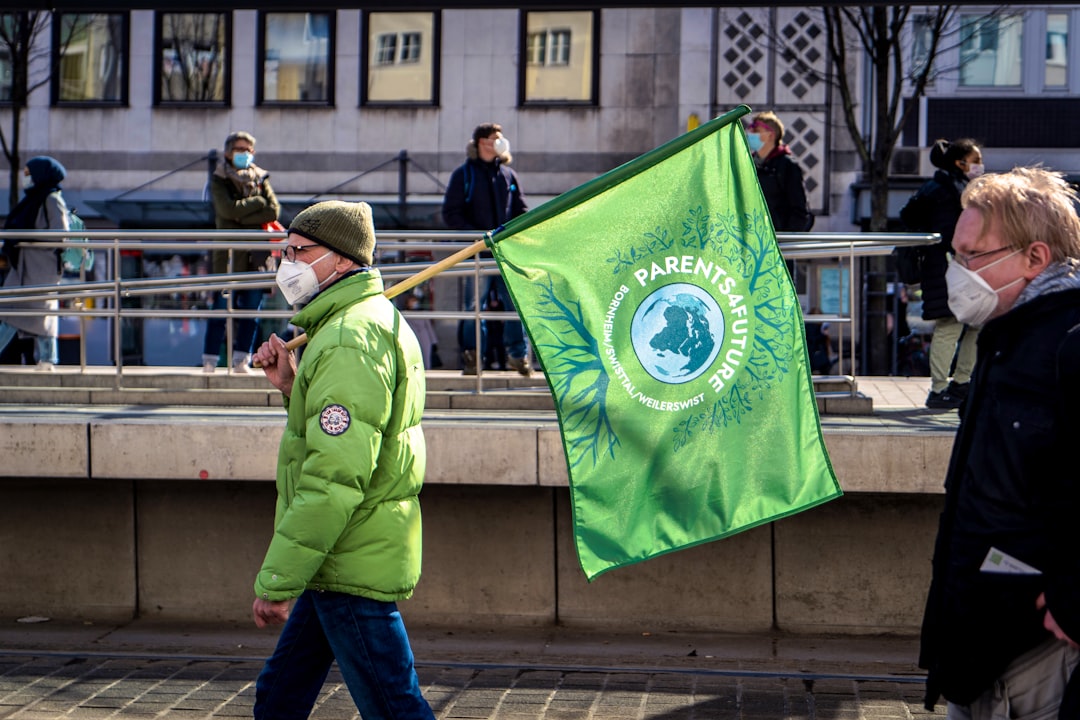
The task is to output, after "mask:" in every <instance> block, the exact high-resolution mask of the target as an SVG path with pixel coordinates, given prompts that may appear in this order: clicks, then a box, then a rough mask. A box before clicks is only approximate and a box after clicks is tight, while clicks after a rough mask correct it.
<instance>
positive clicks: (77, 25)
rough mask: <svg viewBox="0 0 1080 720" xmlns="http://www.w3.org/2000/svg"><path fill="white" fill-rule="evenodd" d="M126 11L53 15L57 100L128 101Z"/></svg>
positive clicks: (63, 102) (72, 101)
mask: <svg viewBox="0 0 1080 720" xmlns="http://www.w3.org/2000/svg"><path fill="white" fill-rule="evenodd" d="M127 47H128V16H127V14H126V13H87V14H82V13H55V14H54V15H53V68H54V71H53V73H52V77H51V82H52V96H53V102H54V103H55V104H67V103H95V104H99V103H107V104H116V105H123V104H126V103H127Z"/></svg>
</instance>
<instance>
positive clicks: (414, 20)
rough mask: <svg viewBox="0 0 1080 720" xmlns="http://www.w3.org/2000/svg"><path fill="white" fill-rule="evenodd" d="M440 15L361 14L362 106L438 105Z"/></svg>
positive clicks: (401, 13)
mask: <svg viewBox="0 0 1080 720" xmlns="http://www.w3.org/2000/svg"><path fill="white" fill-rule="evenodd" d="M439 19H440V15H439V13H432V12H368V13H364V30H363V35H364V37H365V38H367V40H366V42H362V43H361V45H362V46H364V47H366V48H367V50H366V52H365V53H364V55H363V58H364V67H363V71H362V73H361V76H362V77H364V78H366V82H365V83H364V85H363V87H362V88H361V92H360V98H361V102H362V103H364V104H379V103H384V104H396V105H402V104H404V105H416V104H422V105H437V104H438V102H439V94H438V93H439V88H438V81H437V78H438V73H437V71H436V65H435V63H436V59H437V58H438V56H439Z"/></svg>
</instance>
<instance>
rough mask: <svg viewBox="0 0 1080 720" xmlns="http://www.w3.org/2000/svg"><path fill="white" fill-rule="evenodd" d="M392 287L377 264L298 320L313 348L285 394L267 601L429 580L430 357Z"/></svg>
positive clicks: (399, 595) (382, 594)
mask: <svg viewBox="0 0 1080 720" xmlns="http://www.w3.org/2000/svg"><path fill="white" fill-rule="evenodd" d="M382 291H383V283H382V277H381V275H380V274H379V272H378V271H377V270H370V271H367V272H361V273H357V274H355V275H352V276H349V277H346V278H344V279H342V280H339V281H338V282H336V283H334V284H333V285H331V286H330V287H328V288H327V289H326V290H324V291H322V292H321V293H319V294H318V295H316V296H315V298H314V300H312V301H311V303H310V304H308V305H307V306H306V307H305V308H304V309H303V310H301V311H300V312H299V313H297V314H296V316H295V317H294V318H293V320H292V322H293V324H294V325H297V326H298V327H301V328H304V329H305V330H306V331H307V334H308V345H307V347H306V348H305V349H304V353H303V355H302V357H301V360H300V365H299V367H298V368H297V373H296V380H295V382H294V384H293V389H292V395H291V397H288V398H286V399H285V403H286V408H287V409H288V420H287V424H286V428H285V433H284V435H283V436H282V438H281V447H280V450H279V452H278V471H277V494H278V500H277V511H276V513H275V518H274V537H273V539H272V540H271V541H270V547H269V549H268V550H267V552H266V559H265V560H263V564H262V568H261V569H260V570H259V574H258V576H257V577H256V579H255V593H256V595H257V596H258V597H261V598H263V599H266V600H272V601H279V600H287V599H289V598H293V597H296V596H298V595H299V594H300V593H301V592H303V591H304V590H305V589H313V590H333V591H338V592H344V593H349V594H351V595H359V596H362V597H366V598H372V599H374V600H382V601H395V600H403V599H405V598H407V597H409V596H410V595H412V592H413V588H414V587H415V586H416V583H417V581H418V580H419V579H420V553H421V530H420V500H419V497H418V494H419V492H420V488H421V485H422V484H423V480H424V468H425V464H426V460H427V457H426V450H425V446H424V435H423V431H422V430H421V428H420V417H421V415H422V414H423V411H424V394H425V379H424V364H423V359H422V356H421V352H420V345H419V344H418V343H417V341H416V336H415V335H413V332H412V330H410V329H409V326H408V324H407V323H406V322H405V320H404V319H403V318H402V317H401V314H400V313H399V312H398V310H397V308H395V307H394V305H393V303H391V302H390V300H388V299H387V298H386V297H385V296H383V294H382Z"/></svg>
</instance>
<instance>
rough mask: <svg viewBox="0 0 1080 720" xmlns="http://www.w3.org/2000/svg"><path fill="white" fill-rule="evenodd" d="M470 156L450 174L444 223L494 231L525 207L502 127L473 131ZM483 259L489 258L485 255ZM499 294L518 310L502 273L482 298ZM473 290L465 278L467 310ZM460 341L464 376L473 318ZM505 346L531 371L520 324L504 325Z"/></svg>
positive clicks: (522, 369)
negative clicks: (511, 167) (511, 166)
mask: <svg viewBox="0 0 1080 720" xmlns="http://www.w3.org/2000/svg"><path fill="white" fill-rule="evenodd" d="M465 152H466V160H465V163H464V164H463V165H461V166H460V167H458V168H457V169H456V170H454V172H453V173H451V175H450V182H449V183H448V184H447V186H446V194H445V195H444V196H443V208H442V215H443V221H444V222H445V223H446V225H447V227H449V228H450V229H451V230H480V231H482V232H487V231H489V230H494V229H496V228H498V227H499V226H501V225H503V224H504V223H506V222H507V221H508V220H511V219H513V218H516V217H517V216H518V215H521V214H522V213H524V212H525V211H526V210H528V209H529V208H528V205H527V204H526V202H525V195H524V194H523V193H522V192H521V185H520V183H519V182H518V177H517V173H515V172H514V171H513V170H512V169H510V163H511V162H513V157H512V156H511V155H510V143H509V141H508V140H507V139H506V138H505V137H503V134H502V126H501V125H499V124H497V123H484V124H483V125H478V126H477V127H476V129H475V130H473V134H472V139H471V140H469V144H468V145H467V146H466V150H465ZM481 257H491V254H490V253H486V252H485V253H484V254H483V255H481ZM493 292H494V293H496V294H497V295H498V297H499V299H500V301H501V302H502V305H503V309H505V310H514V303H513V300H512V299H511V298H510V292H509V291H508V290H507V289H506V283H504V282H503V279H502V276H501V275H496V276H493V277H492V278H491V282H490V283H489V285H488V289H487V292H485V293H483V294H482V297H483V296H489V295H491V294H492V293H493ZM473 296H474V290H473V284H472V277H471V276H470V277H469V278H468V279H467V280H466V282H465V309H466V310H472V309H473V300H474V298H473ZM480 328H481V329H480V332H481V347H480V352H479V357H480V358H481V360H482V359H483V357H484V355H485V354H486V352H487V328H486V327H485V326H484V324H483V323H481V326H480ZM458 339H459V342H460V343H461V348H462V362H463V364H464V372H465V374H466V375H469V374H473V373H475V372H476V361H477V356H478V355H477V351H476V329H475V325H474V324H473V321H471V320H465V321H463V322H462V323H461V324H460V325H459V327H458ZM503 344H504V345H505V346H506V354H507V359H506V363H507V365H508V366H509V367H510V368H512V369H514V370H517V371H518V372H519V373H521V374H522V375H526V376H528V375H531V374H532V366H531V365H530V363H529V346H528V341H527V339H526V337H525V330H524V328H523V327H522V325H521V323H520V322H514V321H509V322H504V323H503Z"/></svg>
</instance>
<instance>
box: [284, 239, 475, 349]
mask: <svg viewBox="0 0 1080 720" xmlns="http://www.w3.org/2000/svg"><path fill="white" fill-rule="evenodd" d="M483 249H484V241H483V240H477V241H476V242H474V243H473V244H472V245H470V246H469V247H467V248H465V249H464V250H459V251H457V252H456V253H454V254H453V255H450V256H449V257H447V258H444V259H442V260H440V261H439V262H437V263H435V264H434V265H432V266H431V267H428V268H425V269H423V270H421V271H420V272H418V273H416V274H415V275H413V276H412V277H408V278H405V279H404V280H402V281H401V282H399V283H397V284H396V285H392V286H391V287H388V288H387V289H386V290H383V295H385V296H386V297H388V298H392V297H397V296H398V295H400V294H401V293H403V292H405V291H406V290H411V289H412V288H414V287H416V286H417V285H419V284H420V283H422V282H424V281H425V280H428V279H429V278H432V277H434V276H436V275H438V274H439V273H441V272H442V271H443V270H446V269H448V268H452V267H453V266H455V265H457V264H458V263H459V262H461V261H462V260H468V259H469V258H471V257H472V256H473V255H475V254H476V253H478V252H480V251H481V250H483ZM307 341H308V337H307V333H301V334H300V335H297V336H296V337H294V338H293V339H292V340H290V341H289V342H287V343H285V347H286V348H287V349H289V350H295V349H296V348H298V347H300V346H301V345H303V344H304V343H306V342H307Z"/></svg>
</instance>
